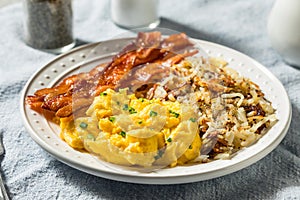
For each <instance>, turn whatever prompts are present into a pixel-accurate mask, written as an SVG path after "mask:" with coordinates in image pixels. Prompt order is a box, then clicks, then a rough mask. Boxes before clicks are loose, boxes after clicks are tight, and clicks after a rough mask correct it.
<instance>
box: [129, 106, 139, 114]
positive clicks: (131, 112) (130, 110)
mask: <svg viewBox="0 0 300 200" xmlns="http://www.w3.org/2000/svg"><path fill="white" fill-rule="evenodd" d="M128 111H129V113H130V114H134V113H137V112H136V111H135V109H134V108H133V107H129V109H128Z"/></svg>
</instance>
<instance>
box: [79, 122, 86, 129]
mask: <svg viewBox="0 0 300 200" xmlns="http://www.w3.org/2000/svg"><path fill="white" fill-rule="evenodd" d="M79 126H80V128H83V129H86V128H87V127H88V124H87V123H85V122H81V123H80V124H79Z"/></svg>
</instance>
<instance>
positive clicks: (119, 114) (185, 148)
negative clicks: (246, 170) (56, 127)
mask: <svg viewBox="0 0 300 200" xmlns="http://www.w3.org/2000/svg"><path fill="white" fill-rule="evenodd" d="M86 114H87V116H88V117H82V118H78V119H75V120H73V119H72V118H62V119H61V120H60V127H61V137H62V138H63V139H64V140H65V141H66V142H67V143H68V144H69V145H70V146H71V147H73V148H77V149H83V148H84V149H86V150H88V151H89V152H91V153H94V154H96V155H98V156H100V157H101V158H102V159H104V160H106V161H108V162H111V163H115V164H120V165H126V166H132V165H137V166H143V167H150V166H154V165H159V166H176V165H183V164H185V163H187V162H189V161H192V160H193V159H195V158H196V157H198V156H199V153H200V147H201V140H200V137H199V133H198V123H197V115H196V114H195V113H194V111H193V109H192V108H191V107H190V106H188V105H184V104H180V103H179V102H177V101H175V102H171V101H161V100H159V99H152V100H148V99H143V98H139V99H138V98H136V97H135V95H134V94H132V95H127V90H126V89H123V90H120V91H119V92H115V91H113V90H111V89H108V90H106V91H105V92H103V93H101V95H100V96H98V97H95V99H94V102H93V104H92V105H91V106H90V108H89V109H88V110H87V112H86Z"/></svg>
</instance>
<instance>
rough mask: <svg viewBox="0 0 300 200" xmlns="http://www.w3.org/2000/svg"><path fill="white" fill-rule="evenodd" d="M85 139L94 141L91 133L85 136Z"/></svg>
mask: <svg viewBox="0 0 300 200" xmlns="http://www.w3.org/2000/svg"><path fill="white" fill-rule="evenodd" d="M86 137H87V139H90V140H94V139H95V137H94V135H93V134H91V133H89V134H87V136H86Z"/></svg>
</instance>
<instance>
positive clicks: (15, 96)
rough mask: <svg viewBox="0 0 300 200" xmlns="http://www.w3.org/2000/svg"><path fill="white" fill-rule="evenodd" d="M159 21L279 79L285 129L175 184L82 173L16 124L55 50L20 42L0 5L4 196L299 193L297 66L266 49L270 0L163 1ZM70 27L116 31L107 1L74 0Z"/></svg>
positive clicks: (17, 13) (106, 34)
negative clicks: (220, 168)
mask: <svg viewBox="0 0 300 200" xmlns="http://www.w3.org/2000/svg"><path fill="white" fill-rule="evenodd" d="M159 3H160V16H161V19H162V22H161V26H162V27H167V28H171V29H174V30H177V31H179V32H186V33H187V34H188V35H189V36H191V37H194V38H199V39H204V40H208V41H212V42H215V43H219V44H222V45H226V46H229V47H231V48H233V49H236V50H238V51H241V52H243V53H245V54H247V55H249V56H251V57H253V58H254V59H256V60H257V61H259V62H261V63H262V64H263V65H265V66H266V67H267V68H268V69H269V70H270V71H271V72H272V73H274V74H275V76H277V77H278V78H279V79H280V81H281V82H282V83H283V85H284V87H285V89H286V90H287V92H288V95H289V97H290V100H291V103H292V107H293V118H292V122H291V126H290V129H289V131H288V133H287V135H286V137H285V138H284V140H283V141H282V142H281V144H280V145H279V146H278V147H277V148H276V149H275V150H274V151H272V152H271V153H270V154H269V155H267V156H266V157H265V158H263V159H261V160H260V161H258V162H256V163H255V164H253V165H251V166H249V167H247V168H245V169H242V170H240V171H238V172H235V173H232V174H229V175H226V176H223V177H220V178H215V179H212V180H207V181H202V182H196V183H190V184H179V185H141V184H131V183H122V182H117V181H111V180H107V179H103V178H100V177H96V176H93V175H89V174H86V173H84V172H81V171H78V170H76V169H73V168H71V167H69V166H67V165H65V164H63V163H61V162H60V161H57V160H56V159H54V158H53V157H51V156H50V155H49V154H48V153H47V152H45V151H44V150H43V149H42V148H41V147H39V146H38V145H37V144H36V143H35V142H34V141H33V140H32V139H31V138H30V136H29V134H28V132H27V131H26V129H25V128H24V126H23V123H22V120H21V116H20V111H19V101H20V95H19V94H20V91H21V90H22V88H23V87H24V85H25V83H26V81H27V80H28V79H29V77H30V76H31V75H32V74H33V73H34V72H35V71H36V70H37V69H39V68H40V67H41V66H43V65H44V64H46V63H47V62H49V61H50V60H51V59H53V58H54V57H55V56H54V55H52V54H48V53H45V52H42V51H39V50H35V49H32V48H30V47H28V46H26V45H25V44H24V42H23V38H22V37H23V28H22V20H23V13H22V6H21V4H13V5H11V6H7V7H4V8H2V9H1V10H0V24H1V28H0V45H1V46H0V47H1V48H0V76H1V79H0V93H1V95H0V108H1V109H0V119H1V126H0V131H1V133H2V134H3V135H4V144H5V148H6V156H5V159H4V160H3V162H2V171H3V176H4V179H5V182H6V184H7V186H8V188H9V193H10V196H11V197H12V199H21V200H26V199H28V200H32V199H59V200H65V199H67V200H68V199H83V200H86V199H237V200H240V199H300V98H299V97H300V95H299V91H300V70H299V69H296V68H293V67H291V66H289V65H287V64H285V63H284V62H283V61H282V60H281V58H280V56H279V55H278V54H277V53H276V52H275V51H274V50H273V49H272V47H271V45H270V43H269V40H268V37H267V33H266V23H267V18H268V13H269V12H270V10H271V8H272V4H273V1H261V0H251V1H243V0H214V1H205V0H190V1H182V0H163V1H160V2H159ZM73 5H74V34H75V37H76V38H77V39H78V40H80V41H87V42H96V41H101V40H106V39H110V38H111V37H112V36H113V35H116V34H119V33H123V32H124V30H123V29H121V28H119V27H117V26H115V25H114V24H113V23H112V21H111V19H110V15H109V1H108V0H89V1H84V0H77V1H74V4H73Z"/></svg>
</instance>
